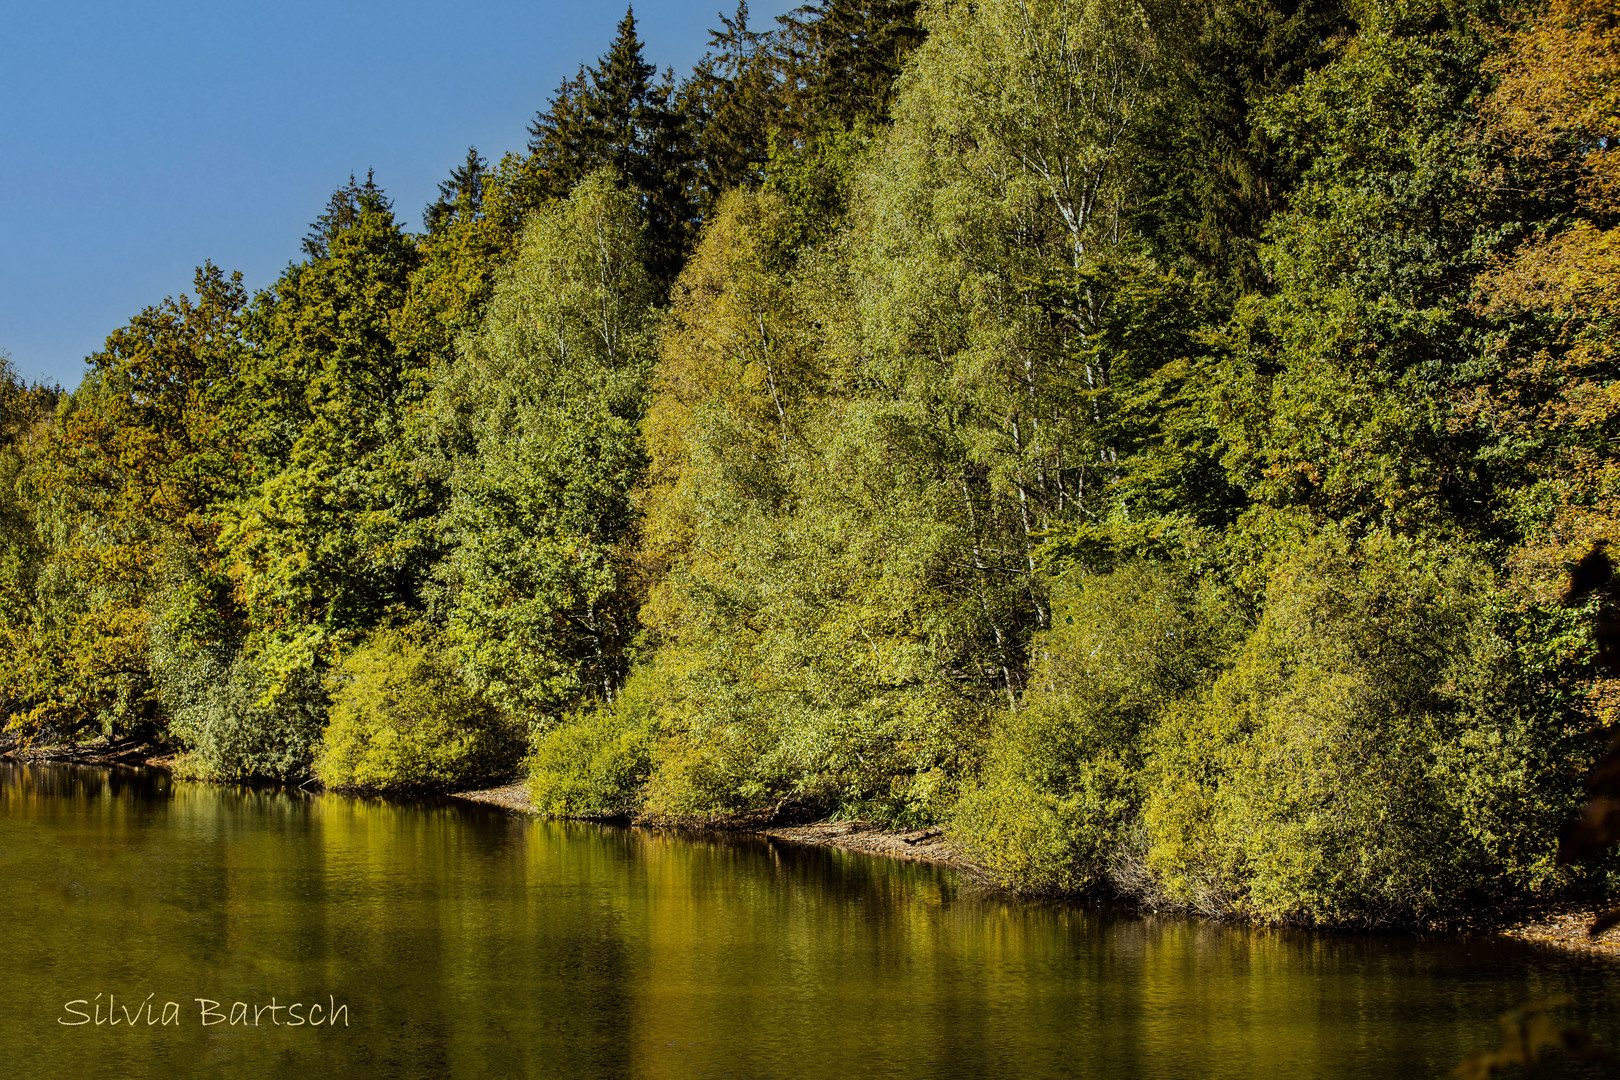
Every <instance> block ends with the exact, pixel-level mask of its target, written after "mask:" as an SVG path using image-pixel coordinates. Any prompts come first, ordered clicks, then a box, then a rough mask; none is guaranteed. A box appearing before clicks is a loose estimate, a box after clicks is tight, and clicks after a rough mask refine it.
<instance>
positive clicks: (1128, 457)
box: [0, 0, 1620, 925]
mask: <svg viewBox="0 0 1620 1080" xmlns="http://www.w3.org/2000/svg"><path fill="white" fill-rule="evenodd" d="M1500 18H1501V13H1500V12H1499V11H1498V10H1497V5H1494V4H1489V3H1484V2H1478V3H1476V2H1474V0H1461V2H1456V3H1444V4H1442V3H1436V2H1431V0H1395V2H1392V3H1384V4H1374V5H1366V4H1356V5H1345V4H1342V3H1339V2H1337V0H1297V2H1296V0H1287V2H1270V0H1266V2H1260V0H1255V2H1249V0H1206V2H1202V3H1198V4H1190V5H1189V4H1180V5H1176V4H1164V3H1160V2H1158V0H1142V2H1140V3H1118V2H1110V0H981V2H976V3H971V4H969V3H959V2H947V0H939V2H929V3H923V4H913V3H910V2H909V0H908V2H904V3H890V2H887V0H884V2H877V0H818V2H816V3H812V4H810V5H808V6H806V7H804V8H801V9H799V10H797V11H795V12H793V13H791V14H790V15H788V16H786V17H784V18H782V19H779V20H778V22H777V24H776V27H775V28H774V29H773V30H772V31H770V32H768V33H767V32H761V31H759V30H756V29H753V28H750V26H749V23H748V11H747V8H746V6H745V5H741V4H739V5H738V7H737V9H736V13H735V15H734V16H731V17H722V19H721V23H722V29H720V30H718V31H715V32H714V33H713V34H712V35H711V43H710V44H711V51H710V53H709V55H708V56H706V57H705V59H704V60H703V61H702V62H701V63H700V64H699V65H698V67H697V69H696V70H695V71H694V72H693V73H692V75H691V77H690V78H689V79H688V80H687V81H686V82H685V83H683V84H682V85H680V86H676V85H675V84H674V82H673V78H672V77H671V76H666V77H665V78H664V79H663V80H659V79H658V78H657V77H656V73H655V72H654V70H653V68H652V66H651V65H650V64H649V63H648V62H647V61H646V60H645V58H644V56H643V48H642V42H641V40H640V38H639V36H638V34H637V30H636V24H635V21H634V18H633V17H632V16H631V15H629V14H628V13H627V15H626V17H625V18H624V20H623V21H622V22H621V23H620V26H619V32H618V35H617V37H616V39H615V41H614V42H613V44H612V46H611V48H610V49H609V51H608V52H607V54H606V55H604V56H603V57H602V58H601V59H600V60H598V61H597V62H596V64H595V65H593V66H591V67H589V68H585V67H582V68H581V69H580V73H579V75H578V77H577V78H575V79H570V80H567V81H566V82H565V83H564V84H563V86H562V87H561V88H560V89H559V91H558V93H557V95H556V96H555V97H554V98H553V99H552V101H551V103H550V105H549V107H548V109H547V110H546V111H545V112H543V113H542V114H541V115H540V116H539V117H538V118H537V121H536V124H535V125H534V127H533V129H532V134H533V135H534V142H533V143H532V144H531V146H530V148H529V152H528V153H527V154H526V155H508V156H506V157H505V158H503V159H502V160H501V161H499V162H496V163H494V164H493V165H489V164H486V163H485V162H484V161H483V159H482V158H480V157H479V156H478V154H477V153H476V151H473V150H469V151H468V154H467V157H466V158H465V160H464V161H462V162H461V163H460V164H459V165H458V166H457V168H456V169H455V170H454V171H453V172H452V173H451V175H450V177H449V179H448V180H447V181H446V182H445V183H444V184H442V185H441V186H440V190H439V197H438V199H437V200H436V201H435V202H434V203H432V204H431V205H430V206H429V207H428V208H427V211H426V213H425V216H424V224H425V227H426V233H425V235H422V236H411V235H409V234H407V233H406V232H405V231H404V230H403V229H402V228H401V227H400V225H399V223H398V222H397V221H396V220H395V219H394V216H393V212H392V209H391V207H390V206H389V204H388V200H387V199H386V198H385V197H384V195H383V193H382V192H381V190H380V189H378V188H377V186H376V185H375V184H374V183H373V182H372V181H371V179H370V178H369V177H368V179H367V180H366V181H365V182H364V183H360V182H356V181H355V180H354V179H353V178H351V180H350V182H349V183H348V184H347V185H345V186H344V187H342V188H340V189H339V190H338V191H337V192H336V193H335V194H334V196H333V198H332V201H331V202H330V203H329V205H328V206H327V208H326V210H325V212H324V213H323V214H322V215H321V216H320V217H319V219H318V220H317V221H316V222H315V224H314V226H313V228H312V231H311V233H310V235H309V236H308V237H307V239H306V244H305V249H304V256H305V257H304V258H303V260H302V261H300V262H298V263H296V264H295V265H293V266H290V267H288V269H287V270H286V272H285V273H284V274H283V275H282V276H281V278H280V279H279V280H278V281H277V282H276V284H275V285H274V287H273V288H271V289H269V290H266V291H265V292H262V293H260V294H259V295H258V296H256V297H254V298H252V299H251V300H250V298H249V297H248V296H247V294H246V293H245V292H244V291H243V289H242V287H241V285H240V282H239V281H237V280H236V279H233V278H227V277H226V276H225V275H223V274H221V273H220V272H219V271H217V270H215V269H214V268H213V267H211V266H205V267H204V268H203V270H201V271H200V272H199V275H198V278H197V283H196V286H197V287H196V290H195V297H194V298H187V297H182V298H181V299H180V300H178V301H167V302H165V303H164V304H162V305H159V306H157V307H154V308H149V309H147V310H146V311H144V312H142V313H141V314H140V315H139V316H137V317H136V318H135V319H132V320H131V322H130V324H129V325H128V326H127V327H125V328H123V329H121V330H119V331H117V332H116V333H114V334H113V335H112V336H111V337H110V338H109V339H108V344H107V347H106V349H105V350H103V351H102V352H101V353H98V354H97V356H96V357H94V358H92V369H91V371H90V373H89V375H88V376H87V377H86V379H85V381H84V383H83V384H82V385H81V386H80V387H79V388H78V389H77V390H76V391H75V392H74V393H73V394H72V395H68V396H65V397H62V398H61V399H60V400H57V397H56V395H54V394H52V393H50V392H48V391H44V390H41V389H40V388H28V387H24V386H22V385H21V384H20V383H18V381H17V380H16V379H15V377H14V375H13V374H12V373H11V372H10V371H9V369H8V368H7V369H4V370H0V376H3V377H0V694H3V695H4V696H3V697H0V709H3V710H4V713H5V716H6V720H7V724H8V727H9V728H10V729H11V730H13V731H16V732H21V733H24V734H28V733H45V734H50V733H52V732H55V733H57V734H68V735H72V734H75V733H80V732H88V731H90V730H97V729H99V730H115V729H117V730H130V729H138V730H142V731H146V732H148V733H152V734H157V733H158V729H159V728H160V727H161V726H162V725H165V724H166V725H167V726H168V729H169V734H170V735H171V736H173V737H174V738H175V739H176V740H178V741H179V742H181V743H182V744H184V745H185V746H186V747H188V748H189V751H190V754H189V759H188V760H189V761H190V762H191V763H192V767H193V768H194V769H195V770H196V771H198V772H199V773H201V774H205V775H210V776H220V777H225V776H245V775H270V776H282V777H296V776H299V775H301V774H302V772H303V771H304V770H305V769H306V768H308V767H310V763H309V754H310V752H311V751H310V746H311V742H310V740H311V739H313V738H314V736H315V732H316V731H317V730H319V728H320V725H321V724H322V722H323V721H324V718H325V710H327V708H328V704H327V698H328V697H330V699H331V701H330V709H331V711H332V722H331V724H330V725H329V726H328V727H326V729H325V734H324V735H323V736H322V740H323V741H322V742H321V744H320V752H319V758H318V762H316V764H315V767H316V768H317V771H318V772H320V774H321V775H322V776H323V777H325V778H326V779H327V780H328V782H329V783H332V784H334V785H344V786H359V787H369V788H376V789H393V788H413V787H416V788H420V787H431V786H445V785H451V784H457V783H464V782H473V781H476V780H478V779H482V778H484V777H486V776H487V775H489V774H492V773H497V772H501V771H503V770H505V769H507V768H510V767H511V765H512V764H513V762H514V761H515V760H516V758H515V755H516V754H517V753H518V748H519V747H520V744H521V743H522V739H521V738H519V736H518V731H519V729H521V728H522V727H523V726H524V724H525V723H527V724H529V725H530V726H531V727H532V729H533V730H535V731H536V732H538V733H539V734H538V737H537V739H536V741H535V742H534V744H533V747H532V753H531V758H530V768H531V769H532V771H533V795H534V798H535V800H536V803H537V805H541V806H543V807H544V808H545V809H546V810H547V811H548V812H551V813H557V814H576V815H577V814H584V815H596V816H602V815H616V816H622V815H632V816H639V817H643V818H655V819H675V820H693V819H706V818H714V817H717V816H727V815H735V814H747V815H750V817H751V818H752V819H753V820H760V819H762V818H763V817H768V816H773V815H776V814H784V815H785V814H788V813H793V814H818V813H819V814H849V815H862V816H867V817H872V818H876V819H880V820H885V821H888V822H890V823H894V824H907V825H910V824H921V823H925V822H939V821H949V822H951V823H952V824H953V828H954V829H955V830H956V833H957V837H958V838H959V839H960V840H963V841H965V842H966V843H968V844H969V845H970V846H972V847H973V848H974V849H975V850H976V851H977V852H978V853H979V855H980V857H981V858H982V859H983V861H984V862H985V863H986V864H987V865H989V866H990V867H991V868H992V869H993V870H994V871H995V872H996V873H997V874H998V875H999V876H1000V877H1001V878H1002V879H1003V880H1004V881H1006V882H1007V883H1009V884H1012V885H1014V886H1016V887H1018V888H1021V889H1027V890H1035V891H1043V892H1052V893H1065V892H1105V891H1112V892H1115V893H1118V894H1122V895H1126V896H1132V897H1137V898H1140V899H1143V900H1145V901H1147V902H1150V903H1153V904H1156V905H1161V906H1179V907H1182V908H1188V909H1194V910H1201V911H1207V912H1211V913H1217V914H1222V915H1237V916H1242V917H1247V918H1254V919H1261V920H1269V921H1292V922H1305V923H1311V922H1316V923H1357V924H1364V925H1367V924H1386V923H1396V922H1399V923H1412V924H1422V923H1432V922H1435V921H1438V920H1443V919H1445V918H1447V917H1449V916H1450V915H1451V914H1453V913H1455V912H1457V911H1458V910H1459V909H1463V908H1467V907H1470V906H1476V907H1477V906H1481V905H1488V904H1493V903H1497V902H1506V901H1508V900H1511V899H1516V898H1523V897H1526V896H1552V895H1555V894H1559V893H1565V894H1573V893H1575V892H1578V891H1580V890H1584V889H1596V888H1598V887H1600V886H1601V884H1602V877H1601V868H1598V869H1595V870H1592V871H1590V872H1585V871H1583V872H1576V871H1572V870H1569V869H1567V868H1563V869H1561V868H1559V867H1557V866H1556V865H1555V863H1554V861H1553V854H1552V836H1553V834H1554V832H1555V831H1556V826H1557V823H1558V822H1559V821H1561V820H1562V819H1563V817H1564V815H1566V814H1567V813H1568V811H1569V809H1570V807H1571V806H1572V805H1573V802H1574V800H1575V799H1576V793H1575V791H1574V779H1573V778H1574V777H1575V776H1576V775H1577V774H1578V773H1579V771H1580V769H1581V768H1582V767H1583V766H1584V765H1585V764H1587V763H1588V762H1589V760H1590V758H1591V753H1592V748H1591V747H1590V745H1589V744H1588V743H1587V742H1586V741H1584V739H1583V736H1582V735H1581V732H1582V731H1583V730H1585V729H1587V728H1589V727H1590V726H1592V725H1593V724H1594V723H1607V724H1612V723H1615V722H1616V721H1617V720H1620V680H1617V679H1614V678H1613V677H1612V673H1611V672H1609V671H1608V670H1607V668H1606V667H1605V665H1604V663H1603V662H1602V651H1601V650H1599V649H1598V648H1597V646H1596V645H1595V644H1594V640H1593V636H1592V631H1591V629H1590V623H1591V621H1592V619H1593V618H1594V617H1596V616H1594V613H1593V612H1592V611H1591V610H1588V608H1590V607H1591V605H1590V604H1588V605H1587V607H1586V608H1581V607H1580V606H1579V605H1577V606H1575V607H1570V606H1566V605H1562V604H1560V603H1559V602H1558V601H1557V599H1556V593H1557V590H1558V587H1559V585H1560V583H1561V581H1562V579H1563V577H1564V573H1565V566H1564V564H1565V562H1566V561H1567V560H1569V559H1571V558H1573V557H1578V556H1579V555H1581V554H1583V553H1585V552H1587V551H1590V550H1591V549H1592V546H1593V544H1594V543H1596V542H1598V541H1605V540H1607V541H1609V542H1611V543H1613V542H1620V536H1617V529H1620V511H1617V510H1616V505H1617V503H1616V492H1620V482H1617V479H1616V478H1617V477H1620V459H1617V458H1616V455H1615V453H1614V450H1613V447H1614V446H1615V445H1616V436H1615V433H1616V432H1617V431H1620V393H1617V392H1616V390H1615V387H1616V386H1617V385H1620V378H1617V369H1616V367H1615V364H1614V356H1613V354H1614V349H1613V348H1612V342H1613V340H1614V334H1613V329H1614V326H1615V325H1616V321H1617V320H1616V311H1617V310H1620V301H1617V299H1616V296H1617V293H1616V290H1615V289H1614V287H1613V281H1614V280H1615V275H1614V274H1613V273H1612V272H1611V268H1612V265H1613V263H1614V251H1615V250H1617V248H1616V244H1615V242H1614V237H1613V236H1612V235H1611V234H1612V233H1613V232H1614V230H1613V229H1612V228H1611V226H1612V225H1613V223H1614V220H1615V215H1614V208H1615V206H1616V205H1620V203H1617V202H1616V193H1617V192H1620V183H1617V182H1616V179H1615V177H1616V175H1617V174H1616V173H1615V162H1616V161H1620V156H1617V155H1616V154H1615V152H1614V151H1613V146H1614V138H1615V130H1614V117H1615V116H1616V111H1615V109H1614V107H1613V103H1614V100H1615V94H1616V91H1615V85H1616V76H1615V72H1616V71H1620V51H1617V50H1616V48H1615V46H1614V44H1613V39H1614V35H1613V34H1611V33H1608V32H1607V31H1608V30H1611V29H1612V26H1611V23H1612V18H1611V17H1610V13H1608V12H1607V10H1606V9H1604V8H1603V7H1602V4H1601V3H1600V2H1599V0H1557V3H1554V4H1553V5H1552V6H1551V7H1549V8H1548V10H1547V11H1546V12H1544V13H1541V14H1533V13H1526V14H1524V15H1523V17H1522V19H1519V21H1517V22H1515V23H1514V24H1513V25H1512V26H1503V25H1499V20H1500ZM1515 18H1519V16H1517V15H1516V16H1515ZM660 306H661V307H662V310H661V311H660V310H659V308H660ZM1605 618H1606V616H1605ZM401 625H404V626H410V627H413V629H412V630H411V631H410V632H409V633H405V632H402V631H398V630H388V629H384V628H386V627H394V626H401ZM357 645H358V646H359V647H358V648H357V647H356V646H357ZM323 677H324V678H325V679H326V681H325V682H324V683H323Z"/></svg>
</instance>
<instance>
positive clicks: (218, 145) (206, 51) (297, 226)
mask: <svg viewBox="0 0 1620 1080" xmlns="http://www.w3.org/2000/svg"><path fill="white" fill-rule="evenodd" d="M797 6H798V0H788V2H784V0H756V3H755V4H753V5H751V6H750V18H749V22H750V23H751V24H753V25H754V26H755V27H756V28H758V29H768V28H769V25H770V24H771V21H772V20H773V19H774V18H775V16H776V15H778V14H781V13H783V12H786V11H788V10H791V9H792V8H794V7H797ZM735 7H736V2H735V0H698V2H696V3H693V2H688V3H679V2H673V0H643V2H641V3H637V4H636V19H637V22H638V24H639V27H640V31H641V37H642V41H643V42H644V43H645V53H646V57H647V59H648V60H649V61H650V62H652V63H654V64H656V65H658V67H659V68H661V69H662V68H664V67H669V66H673V67H674V68H675V71H676V74H677V76H679V75H681V74H684V73H685V72H686V71H687V70H689V69H690V68H691V66H692V64H693V63H695V62H696V61H697V60H698V58H699V57H701V56H702V54H703V51H704V46H705V44H706V43H707V41H708V35H707V33H706V31H707V30H708V29H709V28H710V27H715V26H718V25H719V20H718V18H716V12H717V11H719V10H724V11H726V13H727V14H730V13H731V12H732V11H733V10H735ZM623 15H624V5H623V4H622V3H617V2H615V3H609V4H607V5H606V6H594V5H593V6H580V5H576V4H565V3H558V2H555V0H531V2H529V3H506V2H504V0H486V2H483V3H478V4H469V5H465V6H457V5H451V4H446V3H443V2H442V0H439V2H435V3H423V2H420V0H391V2H388V3H382V2H361V0H323V2H320V3H314V2H309V0H279V2H275V3H254V4H247V3H239V2H233V0H211V2H207V3H203V2H197V0H141V2H139V3H136V2H128V0H126V2H121V3H116V2H110V0H104V2H100V3H85V2H82V0H54V2H50V3H20V2H19V3H15V4H10V5H8V6H7V10H6V15H5V19H4V30H3V33H0V349H4V350H6V351H8V352H10V353H11V355H12V360H13V362H14V363H15V364H16V366H17V369H18V371H19V372H20V373H21V374H22V375H23V376H25V377H27V378H30V379H42V378H49V379H54V380H56V381H58V382H60V383H62V385H64V386H66V387H69V388H71V387H73V386H75V385H77V383H78V381H79V378H80V376H81V375H82V373H83V371H84V364H83V361H84V357H85V356H87V355H89V354H90V353H91V352H94V351H96V350H97V349H99V348H100V347H101V343H102V340H103V339H104V338H105V337H106V336H107V334H108V333H109V332H111V331H112V330H114V329H116V328H117V327H118V326H120V325H122V324H123V323H124V322H126V321H127V320H128V319H129V317H130V316H132V315H134V314H135V313H136V312H138V311H140V309H141V308H143V307H145V306H146V305H148V304H153V303H156V302H158V301H160V300H162V299H163V298H164V297H165V296H169V295H173V294H177V293H181V292H185V291H187V290H189V289H190V287H191V276H192V269H193V268H194V267H195V266H197V265H198V264H200V263H201V262H203V260H205V259H212V260H213V261H214V262H215V263H216V264H218V265H219V266H221V267H223V268H224V269H226V270H241V271H242V272H243V274H244V275H245V277H246V281H247V285H248V287H249V288H250V289H258V288H262V287H264V286H266V285H268V284H270V283H271V282H273V281H274V280H275V278H276V276H277V275H278V274H279V273H280V272H281V270H282V268H283V267H285V266H286V264H287V263H288V262H289V261H291V260H293V259H294V258H297V257H298V256H299V243H300V241H301V240H302V239H303V236H304V233H305V231H306V229H307V227H308V225H309V222H310V221H312V220H313V219H314V218H315V217H316V215H317V214H319V213H320V211H321V209H322V208H323V207H324V206H325V204H326V200H327V196H328V195H330V194H331V192H332V190H333V189H334V188H336V187H337V186H338V185H340V184H341V183H343V182H344V181H345V180H347V179H348V176H349V174H350V172H354V173H356V174H360V175H364V174H365V172H366V170H367V169H374V170H376V177H377V182H378V183H379V184H381V185H382V186H383V187H384V189H385V190H387V192H388V194H389V195H390V196H391V197H392V198H393V200H394V208H395V211H396V212H397V213H398V214H399V215H400V216H401V217H402V218H403V219H404V220H405V222H406V223H407V225H408V226H409V227H411V228H413V229H414V228H420V227H421V210H422V206H423V205H424V204H425V203H427V202H428V201H429V199H430V198H431V197H432V196H433V194H434V192H435V190H436V188H437V185H438V182H439V181H440V180H441V179H443V178H444V177H445V176H446V175H447V174H448V173H449V171H450V169H451V168H452V167H453V166H455V165H456V164H458V163H459V162H460V161H461V159H462V157H463V156H464V155H465V153H466V149H467V147H468V145H469V144H471V145H476V146H477V147H478V149H479V151H480V152H482V153H483V154H484V156H485V157H487V158H489V159H491V160H495V159H497V158H499V157H500V155H501V154H502V153H503V152H504V151H507V150H517V149H520V148H521V147H522V146H523V144H524V143H525V142H526V140H527V133H526V126H527V124H528V122H529V120H530V119H531V118H532V117H533V115H534V113H535V111H536V110H537V109H539V108H540V107H541V106H543V105H544V104H545V103H546V101H547V100H548V99H549V98H550V95H551V92H552V91H553V90H555V89H556V87H557V84H558V83H559V82H560V81H561V80H562V79H563V78H564V77H565V76H568V75H572V74H573V73H574V71H575V70H577V68H578V67H579V65H580V64H581V63H587V62H591V61H594V60H595V59H596V58H597V57H599V56H600V55H601V54H602V53H604V52H606V51H607V47H608V45H609V43H610V42H611V41H612V38H613V32H614V28H615V26H616V25H617V23H618V21H619V19H620V18H621V17H622V16H623Z"/></svg>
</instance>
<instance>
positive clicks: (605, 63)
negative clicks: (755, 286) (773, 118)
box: [529, 8, 695, 290]
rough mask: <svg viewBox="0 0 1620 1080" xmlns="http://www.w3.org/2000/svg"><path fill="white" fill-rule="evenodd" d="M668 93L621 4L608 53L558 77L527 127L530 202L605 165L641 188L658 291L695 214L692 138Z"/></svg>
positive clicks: (671, 273) (674, 266)
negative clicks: (620, 15)
mask: <svg viewBox="0 0 1620 1080" xmlns="http://www.w3.org/2000/svg"><path fill="white" fill-rule="evenodd" d="M674 98H675V82H674V76H673V73H669V72H666V73H665V75H664V77H663V78H662V79H658V78H657V69H656V68H655V67H653V65H651V64H649V63H648V62H647V61H646V59H645V58H644V57H643V55H642V45H641V38H640V37H639V36H638V34H637V33H636V18H635V11H634V9H632V8H626V9H625V14H624V18H623V19H621V20H620V22H619V28H618V34H617V36H616V37H615V38H614V41H613V45H612V46H611V47H610V48H609V50H608V52H607V55H605V56H603V57H602V58H601V59H600V60H598V61H597V63H596V64H595V65H594V66H592V67H588V68H581V69H580V71H579V74H578V75H576V76H575V77H574V78H572V79H566V80H564V81H563V83H562V85H561V86H559V87H558V88H557V93H556V94H555V95H554V96H553V97H552V100H551V103H550V105H549V106H548V107H547V108H546V109H545V110H544V111H542V112H540V113H539V114H538V115H536V117H535V119H534V122H533V123H532V124H530V126H529V134H530V136H531V138H530V141H529V155H530V165H529V174H530V177H531V180H530V186H531V191H530V200H531V204H532V205H535V206H538V205H540V204H542V203H544V202H546V201H549V200H551V199H559V198H563V197H565V196H567V195H568V193H569V192H570V191H572V190H573V188H574V187H575V185H577V184H578V183H579V182H580V181H581V180H582V179H584V178H585V177H586V176H587V175H589V174H590V173H592V172H594V171H595V170H596V169H598V168H601V167H602V166H604V165H607V166H611V167H612V169H613V170H614V172H615V173H617V174H618V175H619V176H620V177H621V178H622V181H623V182H624V183H625V184H627V185H628V186H630V187H632V188H634V189H635V190H636V191H638V192H639V193H640V196H641V203H642V210H643V212H644V213H645V215H646V219H647V247H648V256H649V272H650V274H651V276H652V278H653V280H654V281H655V282H657V284H658V287H659V288H660V290H662V289H665V288H667V287H668V285H669V282H670V281H672V280H674V277H675V274H676V273H677V272H679V270H680V266H681V262H682V261H683V260H684V258H685V253H686V247H687V244H688V242H689V238H690V233H691V230H692V226H693V222H694V218H695V213H694V210H693V206H692V200H691V193H690V188H691V184H692V150H691V146H690V143H691V137H690V134H689V133H688V131H687V130H686V123H685V117H684V115H683V113H682V111H681V110H680V109H679V108H677V107H676V103H675V101H674Z"/></svg>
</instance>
